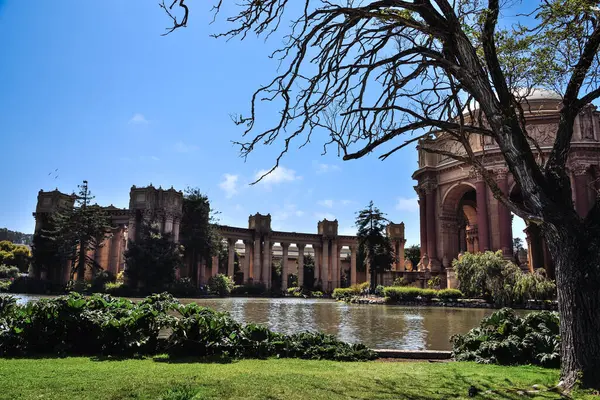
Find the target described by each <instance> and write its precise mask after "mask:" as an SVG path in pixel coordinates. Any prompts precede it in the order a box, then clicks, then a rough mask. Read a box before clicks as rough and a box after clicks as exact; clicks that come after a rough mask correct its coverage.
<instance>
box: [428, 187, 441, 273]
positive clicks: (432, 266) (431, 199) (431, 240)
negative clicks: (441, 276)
mask: <svg viewBox="0 0 600 400" xmlns="http://www.w3.org/2000/svg"><path fill="white" fill-rule="evenodd" d="M425 191H426V198H427V200H426V203H427V256H428V257H429V270H430V271H437V269H438V267H439V261H438V259H437V232H436V224H435V221H436V219H435V205H436V193H437V183H435V182H433V181H430V182H429V183H428V184H427V186H426V187H425Z"/></svg>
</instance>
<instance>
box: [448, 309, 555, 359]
mask: <svg viewBox="0 0 600 400" xmlns="http://www.w3.org/2000/svg"><path fill="white" fill-rule="evenodd" d="M451 341H452V343H453V350H452V351H453V355H454V358H455V359H456V360H457V361H476V362H479V363H485V364H502V365H517V364H535V365H541V366H544V367H551V368H557V367H558V366H559V365H560V336H559V320H558V313H556V312H550V311H540V312H533V313H530V314H528V315H527V316H525V317H524V318H521V317H519V316H518V315H516V314H515V312H514V311H513V310H511V309H509V308H503V309H502V310H499V311H496V312H495V313H493V314H492V315H490V316H489V317H487V318H484V319H483V320H482V321H481V324H480V325H479V327H477V328H473V329H471V330H470V331H469V332H468V333H466V334H464V335H453V336H452V338H451Z"/></svg>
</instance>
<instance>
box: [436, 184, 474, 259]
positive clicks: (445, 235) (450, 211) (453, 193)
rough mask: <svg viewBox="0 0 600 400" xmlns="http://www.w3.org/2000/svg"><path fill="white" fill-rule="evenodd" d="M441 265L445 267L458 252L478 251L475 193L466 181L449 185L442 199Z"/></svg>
mask: <svg viewBox="0 0 600 400" xmlns="http://www.w3.org/2000/svg"><path fill="white" fill-rule="evenodd" d="M441 219H442V220H443V223H442V232H441V234H442V265H443V266H444V267H445V268H447V267H449V266H450V264H451V263H452V260H453V259H455V258H457V257H458V255H459V254H460V253H463V252H466V251H469V252H477V251H479V242H478V238H477V195H476V191H475V188H474V187H473V186H472V185H470V184H468V183H459V184H457V185H455V186H453V187H451V188H450V189H449V190H448V191H447V192H446V195H445V196H444V199H443V200H442V215H441Z"/></svg>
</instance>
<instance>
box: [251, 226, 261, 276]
mask: <svg viewBox="0 0 600 400" xmlns="http://www.w3.org/2000/svg"><path fill="white" fill-rule="evenodd" d="M260 247H261V237H260V235H258V234H257V235H256V237H255V238H254V249H253V250H252V256H253V257H252V278H253V279H254V282H263V281H262V277H261V274H262V268H261V264H260ZM263 283H264V282H263Z"/></svg>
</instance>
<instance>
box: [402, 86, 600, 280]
mask: <svg viewBox="0 0 600 400" xmlns="http://www.w3.org/2000/svg"><path fill="white" fill-rule="evenodd" d="M522 104H523V109H524V113H525V121H526V128H527V132H528V133H529V135H530V136H531V138H532V140H535V142H537V145H538V146H539V149H540V150H541V151H542V154H543V155H544V157H545V158H546V159H547V156H548V154H549V152H550V150H551V148H552V145H553V143H554V138H555V134H556V127H557V124H558V118H559V112H558V111H559V107H560V106H561V98H560V97H559V96H557V95H555V94H553V93H551V92H548V91H544V90H539V89H536V90H533V91H532V92H531V95H529V96H528V97H526V98H525V99H524V100H523V103H522ZM434 136H435V138H434V139H433V140H432V141H428V142H427V143H426V146H433V147H435V148H441V149H444V150H448V151H451V152H453V153H454V154H461V152H464V148H463V147H462V146H461V145H460V144H458V143H457V142H456V141H454V140H451V139H450V138H449V137H447V136H445V135H443V134H438V135H437V136H436V135H435V133H434ZM470 143H471V145H472V147H473V150H474V151H475V155H476V156H478V157H480V158H481V160H482V162H483V164H484V165H485V167H486V169H487V170H489V171H490V172H492V173H493V174H494V176H495V179H496V182H497V183H498V186H499V188H500V189H501V190H502V191H503V192H504V193H505V194H506V193H507V194H509V195H510V197H511V198H512V199H513V200H515V201H520V198H521V195H520V190H519V188H518V187H516V184H515V181H514V179H513V177H512V176H511V174H510V172H509V171H508V168H507V166H506V164H505V162H504V158H503V156H502V154H501V152H500V150H499V148H498V146H497V145H496V144H495V142H494V141H493V140H492V138H489V137H483V136H481V135H478V134H472V135H471V137H470ZM532 144H533V141H532ZM423 145H424V144H423V143H421V144H420V145H419V147H418V151H419V168H418V170H417V171H416V172H415V173H414V174H413V178H414V179H415V180H417V182H418V184H417V186H415V190H416V191H417V193H418V196H419V208H420V229H421V230H420V236H421V258H422V260H421V263H420V265H419V268H422V269H427V270H430V271H432V272H441V273H443V272H448V274H447V275H448V285H449V286H451V287H452V286H454V285H455V284H456V282H455V280H454V278H453V275H454V274H453V271H452V270H451V262H452V260H453V259H455V258H456V257H457V256H458V255H459V254H460V253H462V252H465V251H470V252H473V251H475V252H476V251H483V250H502V252H503V253H504V255H505V256H506V257H512V256H513V255H512V252H513V237H512V215H511V213H510V211H509V210H508V209H507V208H506V207H505V206H503V205H502V204H501V203H499V202H498V201H497V200H496V199H495V198H494V197H493V196H492V193H491V191H490V190H489V188H488V187H487V185H486V184H485V182H484V181H483V179H482V177H481V176H479V175H478V174H476V173H474V172H473V170H472V169H471V167H470V166H468V165H466V164H465V163H462V162H460V161H457V160H455V159H453V158H451V157H448V156H444V155H439V154H433V153H427V152H426V151H424V150H423V149H422V146H423ZM532 147H533V148H534V149H535V146H532ZM568 166H569V173H570V176H571V183H572V187H573V201H574V204H575V207H576V209H577V211H578V212H579V213H580V215H585V214H587V212H588V211H589V209H590V207H591V205H592V204H593V202H594V199H595V197H596V195H597V193H598V192H599V190H600V184H599V178H600V112H598V111H597V109H596V107H595V106H593V105H588V106H587V107H585V108H584V110H583V111H582V112H581V113H580V114H579V115H578V116H577V118H576V119H575V126H574V135H573V138H572V142H571V151H570V153H569V163H568ZM526 223H527V221H526ZM525 233H526V235H527V244H528V248H529V255H528V260H522V261H523V263H522V266H523V267H524V268H528V269H529V270H533V269H537V268H545V269H546V271H547V272H548V274H549V275H550V276H552V277H553V275H554V266H553V263H552V260H551V258H550V255H549V253H548V250H547V248H546V245H545V243H544V241H543V240H542V237H541V235H540V232H539V230H538V229H537V226H535V225H533V224H528V226H527V229H525Z"/></svg>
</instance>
